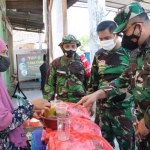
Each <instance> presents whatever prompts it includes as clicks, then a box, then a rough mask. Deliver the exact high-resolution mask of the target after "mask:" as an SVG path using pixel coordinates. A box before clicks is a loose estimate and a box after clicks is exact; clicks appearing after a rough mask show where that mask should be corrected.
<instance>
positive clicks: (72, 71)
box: [43, 35, 89, 103]
mask: <svg viewBox="0 0 150 150" xmlns="http://www.w3.org/2000/svg"><path fill="white" fill-rule="evenodd" d="M67 43H73V44H77V46H80V42H79V41H78V40H76V39H75V37H74V36H72V35H71V36H70V35H66V36H65V37H64V38H63V41H62V42H61V43H60V44H59V46H62V45H63V44H67ZM88 80H89V77H85V68H84V66H83V64H82V62H81V60H80V56H79V55H78V54H76V53H75V55H74V56H73V58H72V59H69V60H67V59H66V57H65V56H62V57H59V58H57V59H55V60H54V61H53V62H52V63H51V64H50V67H49V69H48V73H47V79H46V84H45V94H44V95H43V98H45V99H47V100H49V101H50V100H53V99H54V98H55V95H56V94H57V97H56V98H57V99H61V100H63V101H68V102H73V103H76V102H78V101H79V100H80V99H81V98H82V97H83V96H85V95H86V89H85V87H87V85H86V84H87V81H88Z"/></svg>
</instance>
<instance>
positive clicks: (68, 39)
mask: <svg viewBox="0 0 150 150" xmlns="http://www.w3.org/2000/svg"><path fill="white" fill-rule="evenodd" d="M67 43H72V44H77V46H80V45H81V43H80V41H78V40H77V39H76V37H75V36H74V35H71V34H67V35H65V36H64V37H63V38H62V42H61V43H60V44H59V45H58V46H62V45H63V44H67Z"/></svg>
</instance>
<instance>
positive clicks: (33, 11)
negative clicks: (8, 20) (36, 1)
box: [17, 9, 43, 14]
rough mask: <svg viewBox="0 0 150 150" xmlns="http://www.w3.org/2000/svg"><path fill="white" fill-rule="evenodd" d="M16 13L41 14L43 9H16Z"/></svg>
mask: <svg viewBox="0 0 150 150" xmlns="http://www.w3.org/2000/svg"><path fill="white" fill-rule="evenodd" d="M17 12H25V13H27V12H28V13H33V14H43V9H17Z"/></svg>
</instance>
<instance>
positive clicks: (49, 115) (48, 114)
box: [44, 107, 56, 118]
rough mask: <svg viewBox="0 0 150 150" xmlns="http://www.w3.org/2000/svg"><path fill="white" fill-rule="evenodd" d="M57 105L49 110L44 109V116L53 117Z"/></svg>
mask: <svg viewBox="0 0 150 150" xmlns="http://www.w3.org/2000/svg"><path fill="white" fill-rule="evenodd" d="M55 111H56V110H55V107H51V108H50V109H49V110H45V111H44V116H45V117H47V118H48V117H51V116H54V115H55Z"/></svg>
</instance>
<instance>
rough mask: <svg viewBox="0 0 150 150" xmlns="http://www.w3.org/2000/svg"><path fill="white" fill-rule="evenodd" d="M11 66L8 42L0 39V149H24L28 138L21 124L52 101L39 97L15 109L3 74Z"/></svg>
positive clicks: (48, 105)
mask: <svg viewBox="0 0 150 150" xmlns="http://www.w3.org/2000/svg"><path fill="white" fill-rule="evenodd" d="M9 66H10V59H9V57H8V49H7V44H6V43H5V42H4V41H3V40H2V39H0V150H23V149H25V148H26V146H27V144H26V141H27V138H26V136H25V133H24V131H23V128H22V126H21V125H22V124H23V122H24V121H26V120H27V119H28V118H31V117H32V116H34V115H37V113H35V112H39V111H41V110H42V109H44V108H45V109H46V108H48V107H50V103H48V102H47V101H46V100H44V99H42V98H37V99H35V100H32V101H31V102H28V101H27V102H26V104H24V105H22V106H19V107H18V108H17V109H14V107H13V105H12V102H11V99H10V97H9V94H8V92H7V90H6V87H5V85H4V82H3V80H2V76H1V72H4V71H6V70H7V69H8V68H9Z"/></svg>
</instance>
